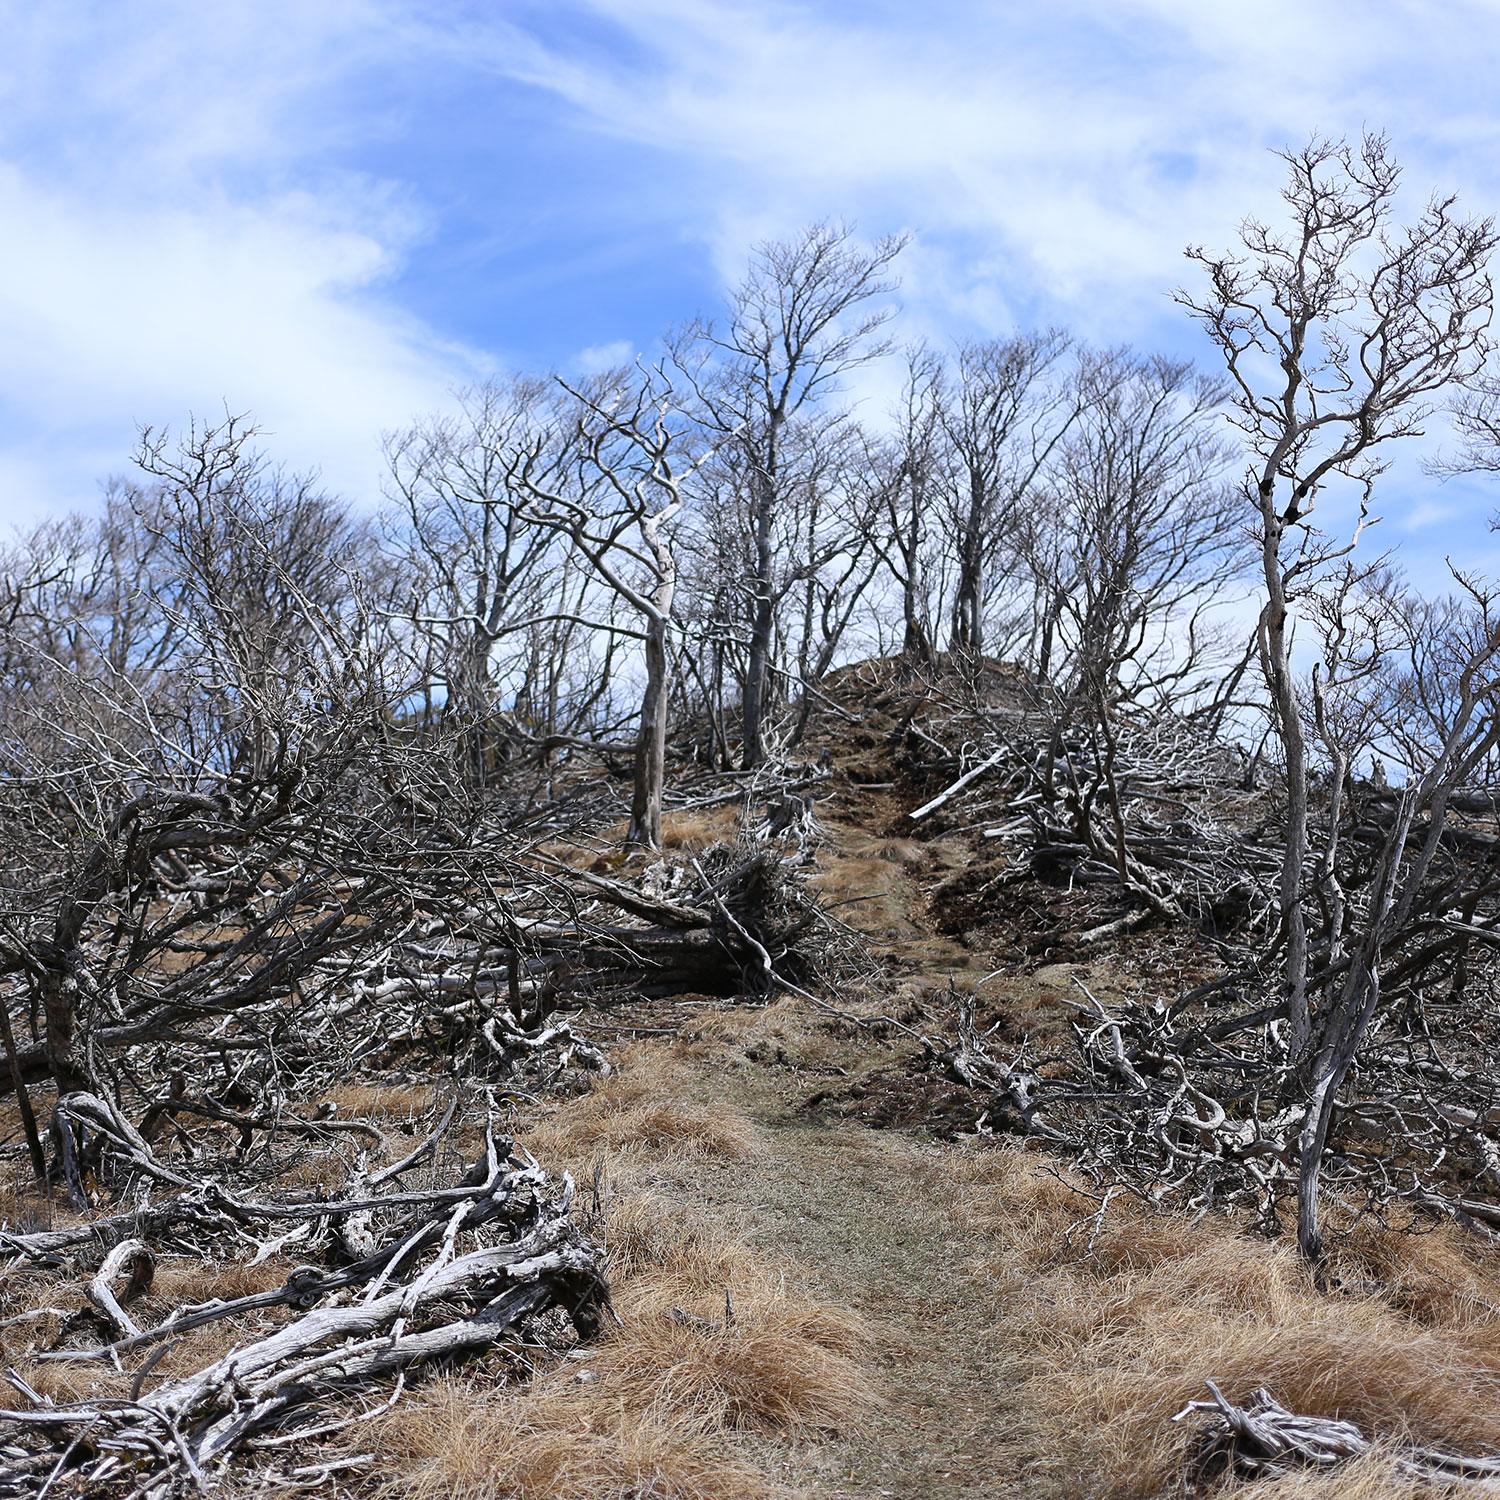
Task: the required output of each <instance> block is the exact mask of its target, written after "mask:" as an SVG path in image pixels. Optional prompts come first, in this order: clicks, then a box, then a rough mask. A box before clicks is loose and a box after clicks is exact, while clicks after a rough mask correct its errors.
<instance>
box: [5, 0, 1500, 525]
mask: <svg viewBox="0 0 1500 1500" xmlns="http://www.w3.org/2000/svg"><path fill="white" fill-rule="evenodd" d="M0 34H3V35H4V36H5V39H6V46H5V48H4V49H3V51H0V216H3V217H0V223H3V224H4V226H5V227H4V229H3V231H0V511H3V512H8V513H10V514H15V513H17V512H26V511H30V512H33V513H34V512H35V511H36V510H38V509H41V508H49V507H56V506H58V505H61V504H65V503H76V502H78V501H80V500H86V499H87V498H88V494H89V492H90V490H91V487H92V482H93V480H94V479H95V478H96V477H97V476H99V475H100V474H102V473H104V472H107V471H108V470H109V469H111V468H115V467H117V466H118V465H119V463H120V461H121V458H122V456H123V454H124V453H125V452H126V451H127V449H128V446H129V441H130V434H131V431H132V429H133V425H134V423H136V422H137V421H155V422H159V421H164V420H167V421H180V420H181V419H182V418H183V417H184V416H185V415H186V413H187V412H188V411H189V410H190V409H195V410H198V411H200V412H201V411H212V410H219V409H221V407H222V403H224V402H226V401H227V402H228V403H229V405H230V406H231V408H233V409H235V410H249V411H253V412H254V413H255V414H256V416H257V417H258V418H259V419H260V420H261V421H262V422H263V424H264V425H265V426H266V427H267V428H268V429H271V430H273V431H274V432H275V434H276V446H277V448H278V450H279V451H280V452H281V454H282V456H284V457H287V458H289V459H291V461H293V462H294V463H299V464H305V463H309V462H313V461H320V462H322V463H323V464H324V466H325V467H326V469H327V470H328V472H329V477H330V479H332V480H333V482H334V483H336V484H338V485H340V486H341V487H344V488H347V489H350V490H352V491H355V492H358V493H363V494H369V493H372V492H373V489H374V485H375V468H376V436H377V434H378V432H379V430H380V429H382V428H384V427H389V426H393V425H397V424H399V423H400V422H402V421H404V420H406V419H407V418H408V417H409V416H410V415H412V414H414V413H415V412H417V411H420V410H423V409H425V408H429V407H431V406H433V405H436V404H438V403H440V402H441V401H442V400H443V399H444V397H445V392H446V390H447V388H448V387H449V386H450V385H451V384H454V383H459V382H462V381H465V380H469V379H472V378H473V377H474V376H475V374H476V373H481V372H483V371H484V370H485V369H487V368H489V367H491V366H492V365H493V364H495V363H496V362H503V361H509V360H510V359H517V360H522V361H525V362H529V363H535V364H540V365H548V364H566V363H568V362H569V361H570V360H571V361H572V362H573V366H574V367H575V368H580V369H582V368H585V367H587V366H589V365H590V364H593V363H597V362H600V361H603V362H610V361H611V360H613V358H614V357H615V350H616V348H617V347H618V348H623V349H625V350H627V351H628V350H630V349H631V348H642V347H646V345H647V343H648V341H649V340H650V338H651V337H652V336H653V334H654V332H655V331H657V330H658V329H659V328H660V327H661V326H662V325H664V324H665V323H666V322H667V321H669V320H670V319H671V318H674V317H682V316H686V315H690V314H692V313H694V312H697V311H700V310H705V304H706V303H711V301H712V298H713V287H714V285H715V284H716V283H722V282H723V281H724V280H727V279H733V278H734V277H735V276H736V275H737V274H738V272H739V269H740V267H741V266H742V264H743V260H744V256H745V253H746V250H747V248H748V246H749V245H750V244H752V243H753V242H754V241H756V240H757V239H759V238H763V237H766V236H774V235H782V234H786V233H789V232H793V231H795V230H796V229H797V228H798V227H800V226H801V225H803V224H805V223H807V222H808V221H810V220H812V219H818V218H824V217H844V218H847V219H853V220H857V221H859V222H860V224H861V225H862V227H863V228H864V229H866V230H868V231H870V232H872V233H875V232H881V231H886V230H893V229H898V228H908V229H911V230H913V231H914V232H915V240H914V243H913V244H912V246H911V248H910V249H909V251H908V252H907V253H906V254H905V256H904V257H903V265H902V276H903V283H904V284H903V298H904V301H905V303H906V305H907V308H908V331H926V332H929V333H931V334H933V335H934V336H938V337H947V336H950V335H953V334H975V333H984V332H993V331H1000V330H1003V329H1005V328H1007V327H1010V326H1013V325H1014V324H1016V323H1023V324H1024V323H1041V322H1052V321H1056V322H1064V323H1067V324H1069V325H1070V326H1073V327H1075V328H1077V329H1078V330H1079V331H1081V332H1082V333H1084V334H1085V335H1087V336H1089V337H1092V338H1095V339H1098V340H1110V341H1113V340H1119V339H1132V340H1135V341H1138V342H1141V343H1143V344H1146V345H1149V346H1154V347H1160V346H1163V345H1166V346H1171V347H1175V348H1178V349H1184V350H1186V349H1192V348H1194V347H1196V346H1195V344H1194V338H1195V335H1194V332H1193V329H1192V325H1191V324H1190V323H1189V322H1188V321H1187V320H1186V319H1185V318H1184V317H1183V316H1182V314H1181V313H1180V312H1179V311H1178V310H1177V309H1175V308H1174V307H1173V306H1172V305H1171V302H1170V300H1169V298H1168V295H1167V293H1168V291H1169V289H1170V288H1171V287H1172V285H1173V284H1174V283H1176V282H1177V281H1179V280H1180V279H1183V278H1184V277H1186V276H1188V275H1189V269H1188V268H1187V267H1185V266H1184V264H1183V261H1182V259H1181V252H1182V248H1183V246H1184V245H1185V244H1186V243H1188V242H1190V241H1203V242H1206V243H1208V244H1210V245H1215V244H1225V243H1227V242H1228V241H1229V240H1230V238H1231V236H1232V235H1233V233H1234V228H1235V225H1236V223H1237V221H1238V220H1239V218H1240V217H1241V216H1243V215H1244V214H1246V213H1249V212H1262V213H1265V212H1274V210H1275V207H1276V192H1277V187H1278V184H1279V179H1280V168H1279V165H1278V163H1277V162H1276V161H1275V159H1274V157H1273V156H1272V155H1271V154H1270V151H1269V149H1268V148H1273V147H1276V146H1280V145H1284V144H1297V143H1300V142H1301V141H1303V140H1305V139H1306V138H1307V137H1308V136H1309V135H1311V134H1313V133H1315V132H1325V133H1332V134H1356V133H1358V132H1359V131H1360V130H1361V129H1362V128H1364V127H1366V126H1369V127H1372V128H1388V129H1389V130H1390V131H1391V132H1392V134H1393V137H1394V140H1395V144H1396V147H1397V150H1398V152H1399V154H1400V155H1401V156H1402V158H1403V159H1404V160H1405V161H1406V163H1407V165H1408V174H1409V180H1410V181H1411V183H1412V186H1413V189H1414V196H1417V197H1420V196H1422V195H1423V194H1424V193H1425V191H1426V189H1427V187H1428V186H1429V185H1430V184H1442V185H1444V186H1449V187H1456V188H1460V189H1462V190H1463V192H1464V194H1465V196H1466V198H1467V199H1468V201H1469V202H1470V203H1471V204H1473V205H1474V206H1476V207H1479V208H1484V207H1485V206H1487V205H1488V204H1491V203H1493V202H1495V201H1496V200H1497V199H1500V152H1497V150H1496V146H1497V144H1500V105H1497V103H1496V101H1495V99H1494V97H1493V90H1492V87H1491V84H1490V80H1491V79H1492V78H1493V77H1494V76H1495V74H1496V72H1497V71H1500V14H1497V12H1496V10H1495V8H1494V5H1493V3H1492V0H1450V3H1449V4H1447V5H1444V6H1441V7H1437V6H1432V5H1430V4H1424V3H1418V0H1370V3H1368V4H1366V5H1363V6H1361V7H1359V12H1358V15H1357V17H1354V16H1351V12H1350V9H1349V7H1348V6H1347V4H1345V3H1343V0H1263V3H1260V4H1257V5H1255V6H1248V5H1212V6H1210V5H1203V4H1202V3H1201V0H1056V3H1054V4H1052V5H1050V6H1046V7H1042V6H1020V5H1015V4H1013V3H1010V0H929V3H927V4H925V5H923V6H921V7H920V8H918V7H914V6H911V5H909V4H904V3H898V0H857V3H856V0H756V3H753V4H752V3H749V0H506V3H505V4H504V5H502V6H496V5H494V4H493V3H491V0H443V3H442V4H438V3H436V0H298V3H294V0H218V3H215V4H214V5H203V4H201V3H190V0H132V3H131V4H130V5H129V6H121V5H117V4H109V3H106V0H51V3H49V4H48V5H46V6H35V5H32V4H28V3H25V0H0ZM599 340H609V341H612V342H610V343H603V344H601V343H598V342H596V341H599ZM578 351H582V352H581V353H580V352H578ZM1444 503H1447V502H1446V501H1445V502H1444ZM1461 510H1462V514H1461V515H1458V516H1454V517H1450V518H1448V519H1445V520H1442V521H1437V520H1434V521H1433V523H1432V524H1431V525H1427V526H1418V527H1417V528H1416V530H1415V531H1412V532H1411V533H1410V535H1412V536H1414V537H1418V538H1423V539H1425V538H1427V537H1429V536H1431V537H1434V538H1440V537H1443V536H1447V535H1448V534H1450V533H1451V531H1452V528H1454V527H1456V526H1464V525H1468V524H1470V518H1472V517H1473V516H1474V515H1475V514H1478V512H1477V511H1476V509H1475V507H1474V506H1465V507H1462V508H1461ZM1410 513H1411V514H1413V515H1418V514H1420V513H1419V512H1417V511H1415V509H1411V510H1410Z"/></svg>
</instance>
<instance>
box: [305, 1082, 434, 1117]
mask: <svg viewBox="0 0 1500 1500" xmlns="http://www.w3.org/2000/svg"><path fill="white" fill-rule="evenodd" d="M434 1093H435V1091H434V1090H433V1089H431V1088H427V1087H421V1086H416V1085H412V1084H398V1083H392V1084H361V1083H345V1084H340V1085H339V1087H338V1088H336V1089H329V1091H328V1092H327V1093H326V1094H324V1095H322V1098H321V1100H320V1101H319V1102H322V1100H327V1101H328V1102H329V1103H332V1104H337V1105H338V1113H337V1115H336V1116H335V1118H337V1119H340V1120H416V1119H419V1118H421V1117H422V1116H423V1114H424V1113H425V1112H426V1111H427V1110H428V1109H430V1108H431V1107H432V1105H433V1103H434Z"/></svg>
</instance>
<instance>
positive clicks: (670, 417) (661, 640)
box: [511, 372, 704, 849]
mask: <svg viewBox="0 0 1500 1500" xmlns="http://www.w3.org/2000/svg"><path fill="white" fill-rule="evenodd" d="M572 394H573V395H574V397H575V399H576V400H577V402H578V406H579V412H578V416H577V424H576V434H575V437H574V439H573V440H574V441H576V442H577V444H578V451H579V460H578V462H577V464H576V465H574V466H573V469H572V473H571V475H570V476H569V477H570V478H571V479H573V480H574V481H575V482H574V484H573V485H572V486H571V487H568V486H565V485H563V484H560V483H558V482H557V481H556V480H555V479H553V478H550V477H549V474H550V473H555V472H556V470H557V469H558V467H559V466H558V465H557V464H556V462H555V460H554V459H553V456H552V455H551V454H550V453H549V452H548V450H547V448H546V446H545V444H543V443H532V444H529V445H527V446H526V447H525V448H524V450H523V452H522V453H521V454H520V455H519V456H518V458H517V459H516V460H515V461H514V462H513V464H512V469H511V474H512V482H513V483H514V484H515V485H516V486H517V488H518V489H519V490H520V491H521V492H523V493H524V494H525V495H526V496H527V507H526V511H525V515H526V518H527V520H528V521H529V522H530V523H531V524H533V525H536V526H539V527H542V528H545V529H546V530H549V531H552V532H555V533H557V534H559V535H561V536H564V537H566V538H567V540H568V542H569V544H570V545H571V546H572V547H573V548H574V549H575V551H576V552H577V553H578V555H579V556H580V557H581V558H582V559H583V560H584V562H586V563H587V565H588V567H589V568H590V569H592V570H593V572H594V574H595V575H596V577H597V578H598V579H599V580H600V582H601V583H603V584H604V585H605V586H606V588H607V589H608V590H609V591H610V592H611V593H612V594H613V595H614V596H615V597H616V598H617V599H618V600H619V601H620V602H621V604H623V605H624V607H626V608H627V609H628V610H630V611H631V612H633V613H634V614H635V615H636V616H637V617H638V619H639V620H640V625H639V626H638V627H635V626H624V625H619V624H614V623H603V622H594V624H595V628H598V629H601V630H605V631H607V632H609V633H611V634H614V635H625V636H630V637H633V638H634V639H636V640H638V641H640V643H641V648H642V655H643V670H644V683H643V686H642V691H641V708H640V723H639V727H638V729H637V731H636V749H635V776H634V790H633V793H632V797H631V805H630V829H629V832H628V834H627V841H628V842H629V843H631V844H636V845H639V846H641V847H642V848H646V849H656V848H659V847H660V845H661V808H662V787H663V783H664V780H665V776H666V744H667V721H668V720H667V716H668V708H669V700H670V693H671V673H670V665H671V663H670V638H671V634H672V630H673V628H674V625H675V620H676V617H675V608H676V597H677V559H676V556H675V554H674V552H673V550H672V543H671V528H672V523H673V522H674V521H675V520H676V519H677V517H678V516H679V515H680V514H681V512H682V508H683V505H684V504H685V503H686V501H685V496H684V493H683V483H684V480H685V479H686V478H687V477H688V476H689V475H690V474H691V473H692V472H693V470H694V468H695V467H697V465H698V464H700V463H701V462H702V461H703V456H704V455H703V454H702V453H701V452H700V453H699V455H698V456H697V457H696V458H695V457H693V456H692V454H691V452H690V451H689V449H688V445H687V441H686V439H685V435H684V430H683V424H682V421H681V418H680V416H679V415H678V413H677V411H676V405H675V393H674V391H673V389H672V387H671V385H670V384H669V383H667V382H666V381H665V380H664V378H663V377H662V376H661V375H660V373H659V372H658V373H656V374H654V375H647V376H643V377H641V378H640V379H637V380H635V381H633V382H631V383H630V384H628V385H620V384H614V385H613V388H609V387H607V386H606V387H604V388H601V389H599V390H597V391H594V392H578V391H575V392H572ZM582 623H588V622H582Z"/></svg>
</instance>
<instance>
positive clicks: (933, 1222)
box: [681, 1070, 1037, 1500]
mask: <svg viewBox="0 0 1500 1500" xmlns="http://www.w3.org/2000/svg"><path fill="white" fill-rule="evenodd" d="M703 1086H704V1088H705V1091H708V1090H710V1089H711V1090H712V1092H713V1093H714V1094H715V1095H716V1096H717V1097H718V1098H719V1099H721V1100H722V1099H724V1098H725V1094H726V1093H728V1094H729V1095H730V1098H731V1101H732V1102H733V1103H735V1104H736V1105H737V1106H738V1107H740V1108H741V1109H743V1110H744V1111H745V1112H746V1113H747V1114H748V1115H749V1116H750V1117H751V1118H752V1119H754V1120H755V1121H756V1123H757V1124H758V1125H759V1126H760V1127H761V1129H762V1130H763V1132H764V1134H765V1137H766V1140H767V1143H768V1149H767V1151H766V1152H765V1154H764V1155H762V1156H760V1157H758V1158H757V1159H755V1160H754V1161H751V1162H748V1163H746V1162H737V1163H728V1162H722V1161H710V1162H704V1163H701V1164H694V1165H693V1166H691V1167H689V1168H685V1169H684V1173H683V1178H682V1179H681V1180H682V1183H683V1186H684V1187H685V1188H686V1189H687V1190H688V1192H689V1193H690V1194H691V1195H692V1197H693V1198H694V1199H695V1200H696V1202H695V1206H696V1207H697V1208H698V1209H699V1211H701V1212H702V1213H703V1214H704V1215H705V1216H706V1217H708V1218H709V1219H710V1220H711V1221H716V1222H717V1223H719V1224H720V1225H722V1226H723V1227H724V1228H725V1229H726V1231H728V1232H731V1233H734V1234H738V1235H743V1236H745V1237H747V1238H750V1239H752V1240H753V1241H755V1242H757V1243H759V1244H761V1245H763V1246H765V1247H766V1248H767V1249H769V1250H772V1251H774V1252H776V1253H777V1254H778V1255H780V1256H783V1257H785V1258H787V1259H790V1260H791V1261H792V1262H794V1263H795V1265H796V1266H797V1267H798V1268H799V1269H800V1272H801V1274H802V1276H803V1277H804V1278H805V1281H806V1284H807V1288H808V1290H809V1291H811V1292H812V1293H813V1294H814V1295H817V1296H819V1297H821V1298H823V1299H825V1300H827V1301H829V1302H833V1303H838V1304H841V1305H843V1306H846V1307H849V1308H852V1309H854V1310H855V1311H856V1312H858V1313H860V1314H861V1315H862V1316H863V1317H865V1318H866V1319H867V1320H868V1321H869V1323H870V1325H871V1327H872V1329H873V1331H874V1333H875V1335H876V1338H877V1347H878V1350H879V1358H880V1363H881V1365H882V1366H883V1368H882V1369H881V1370H879V1371H878V1372H877V1375H878V1378H879V1379H880V1381H881V1383H882V1385H883V1387H884V1395H885V1398H886V1401H887V1406H886V1407H885V1409H884V1410H883V1411H881V1412H879V1413H877V1414H876V1415H875V1416H874V1417H872V1418H871V1419H870V1420H869V1421H868V1422H867V1423H866V1425H865V1428H864V1430H863V1431H862V1432H859V1433H855V1434H851V1435H847V1436H845V1437H842V1438H839V1439H836V1440H832V1439H830V1440H821V1441H813V1442H800V1443H796V1444H793V1445H791V1447H790V1449H788V1448H787V1447H785V1446H781V1447H780V1451H779V1453H776V1454H773V1453H771V1452H762V1453H761V1454H759V1455H758V1457H759V1458H760V1460H761V1461H762V1462H763V1463H765V1464H766V1466H767V1467H769V1468H772V1469H779V1470H780V1472H781V1475H782V1478H783V1479H784V1480H785V1481H786V1482H787V1483H788V1484H789V1486H791V1487H792V1488H794V1489H797V1490H803V1491H806V1492H808V1493H810V1494H813V1495H819V1496H828V1497H844V1496H851V1497H852V1496H871V1495H885V1496H892V1497H895V1500H960V1497H962V1500H977V1497H979V1496H997V1495H1008V1494H1015V1495H1019V1494H1023V1493H1024V1494H1028V1495H1030V1494H1035V1493H1037V1491H1036V1489H1035V1487H1034V1486H1032V1485H1027V1486H1025V1487H1023V1486H1022V1485H1021V1483H1020V1480H1019V1470H1020V1467H1021V1464H1022V1462H1023V1461H1024V1454H1023V1453H1022V1452H1021V1451H1019V1449H1018V1447H1017V1446H1016V1444H1015V1441H1014V1438H1013V1436H1012V1434H1013V1433H1014V1431H1015V1428H1016V1422H1015V1416H1014V1412H1013V1410H1012V1406H1011V1400H1012V1393H1013V1391H1014V1389H1015V1384H1016V1380H1017V1372H1016V1369H1015V1360H1014V1356H1013V1353H1012V1351H1010V1350H1008V1349H1007V1348H1005V1347H1004V1336H1003V1331H1002V1328H1001V1327H1000V1325H999V1321H998V1319H997V1318H996V1316H995V1311H994V1307H993V1303H992V1301H991V1299H990V1298H989V1297H988V1296H986V1295H985V1292H984V1289H983V1288H982V1287H980V1286H978V1285H976V1283H975V1281H974V1280H973V1278H972V1275H971V1273H970V1271H969V1269H968V1263H969V1262H970V1261H971V1260H972V1259H973V1257H974V1256H975V1255H976V1254H977V1253H979V1252H981V1251H982V1250H983V1248H984V1246H983V1245H982V1244H981V1243H980V1242H978V1241H977V1240H976V1239H975V1237H974V1236H973V1235H972V1234H971V1233H969V1232H968V1231H966V1230H965V1228H964V1227H963V1225H962V1224H961V1223H960V1222H959V1221H958V1220H957V1219H956V1217H955V1215H954V1214H953V1212H952V1211H951V1209H950V1207H949V1206H948V1204H949V1201H950V1200H951V1191H950V1190H949V1189H948V1187H947V1174H946V1171H945V1165H944V1162H945V1157H947V1156H948V1155H949V1152H948V1151H947V1149H946V1148H943V1147H941V1146H939V1145H937V1144H935V1143H926V1142H923V1141H921V1140H919V1139H917V1138H914V1137H912V1136H909V1135H906V1134H903V1133H900V1132H897V1131H875V1130H870V1129H867V1128H865V1127H862V1126H858V1125H851V1124H847V1123H843V1122H839V1123H836V1124H822V1123H816V1122H809V1121H808V1119H807V1118H806V1117H805V1116H803V1115H799V1114H797V1113H795V1112H793V1111H792V1110H790V1109H789V1108H788V1106H787V1104H786V1102H785V1100H784V1099H783V1098H782V1097H781V1096H780V1095H779V1093H778V1090H777V1087H776V1084H775V1082H774V1081H773V1080H772V1078H771V1077H769V1076H767V1075H766V1074H764V1073H761V1072H760V1071H759V1070H753V1071H752V1072H750V1073H749V1074H744V1073H742V1074H740V1075H738V1076H737V1077H735V1078H734V1079H733V1081H732V1082H730V1081H727V1080H726V1079H725V1078H724V1077H723V1076H722V1075H719V1076H716V1077H715V1078H714V1079H712V1080H710V1079H708V1078H704V1079H703Z"/></svg>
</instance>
